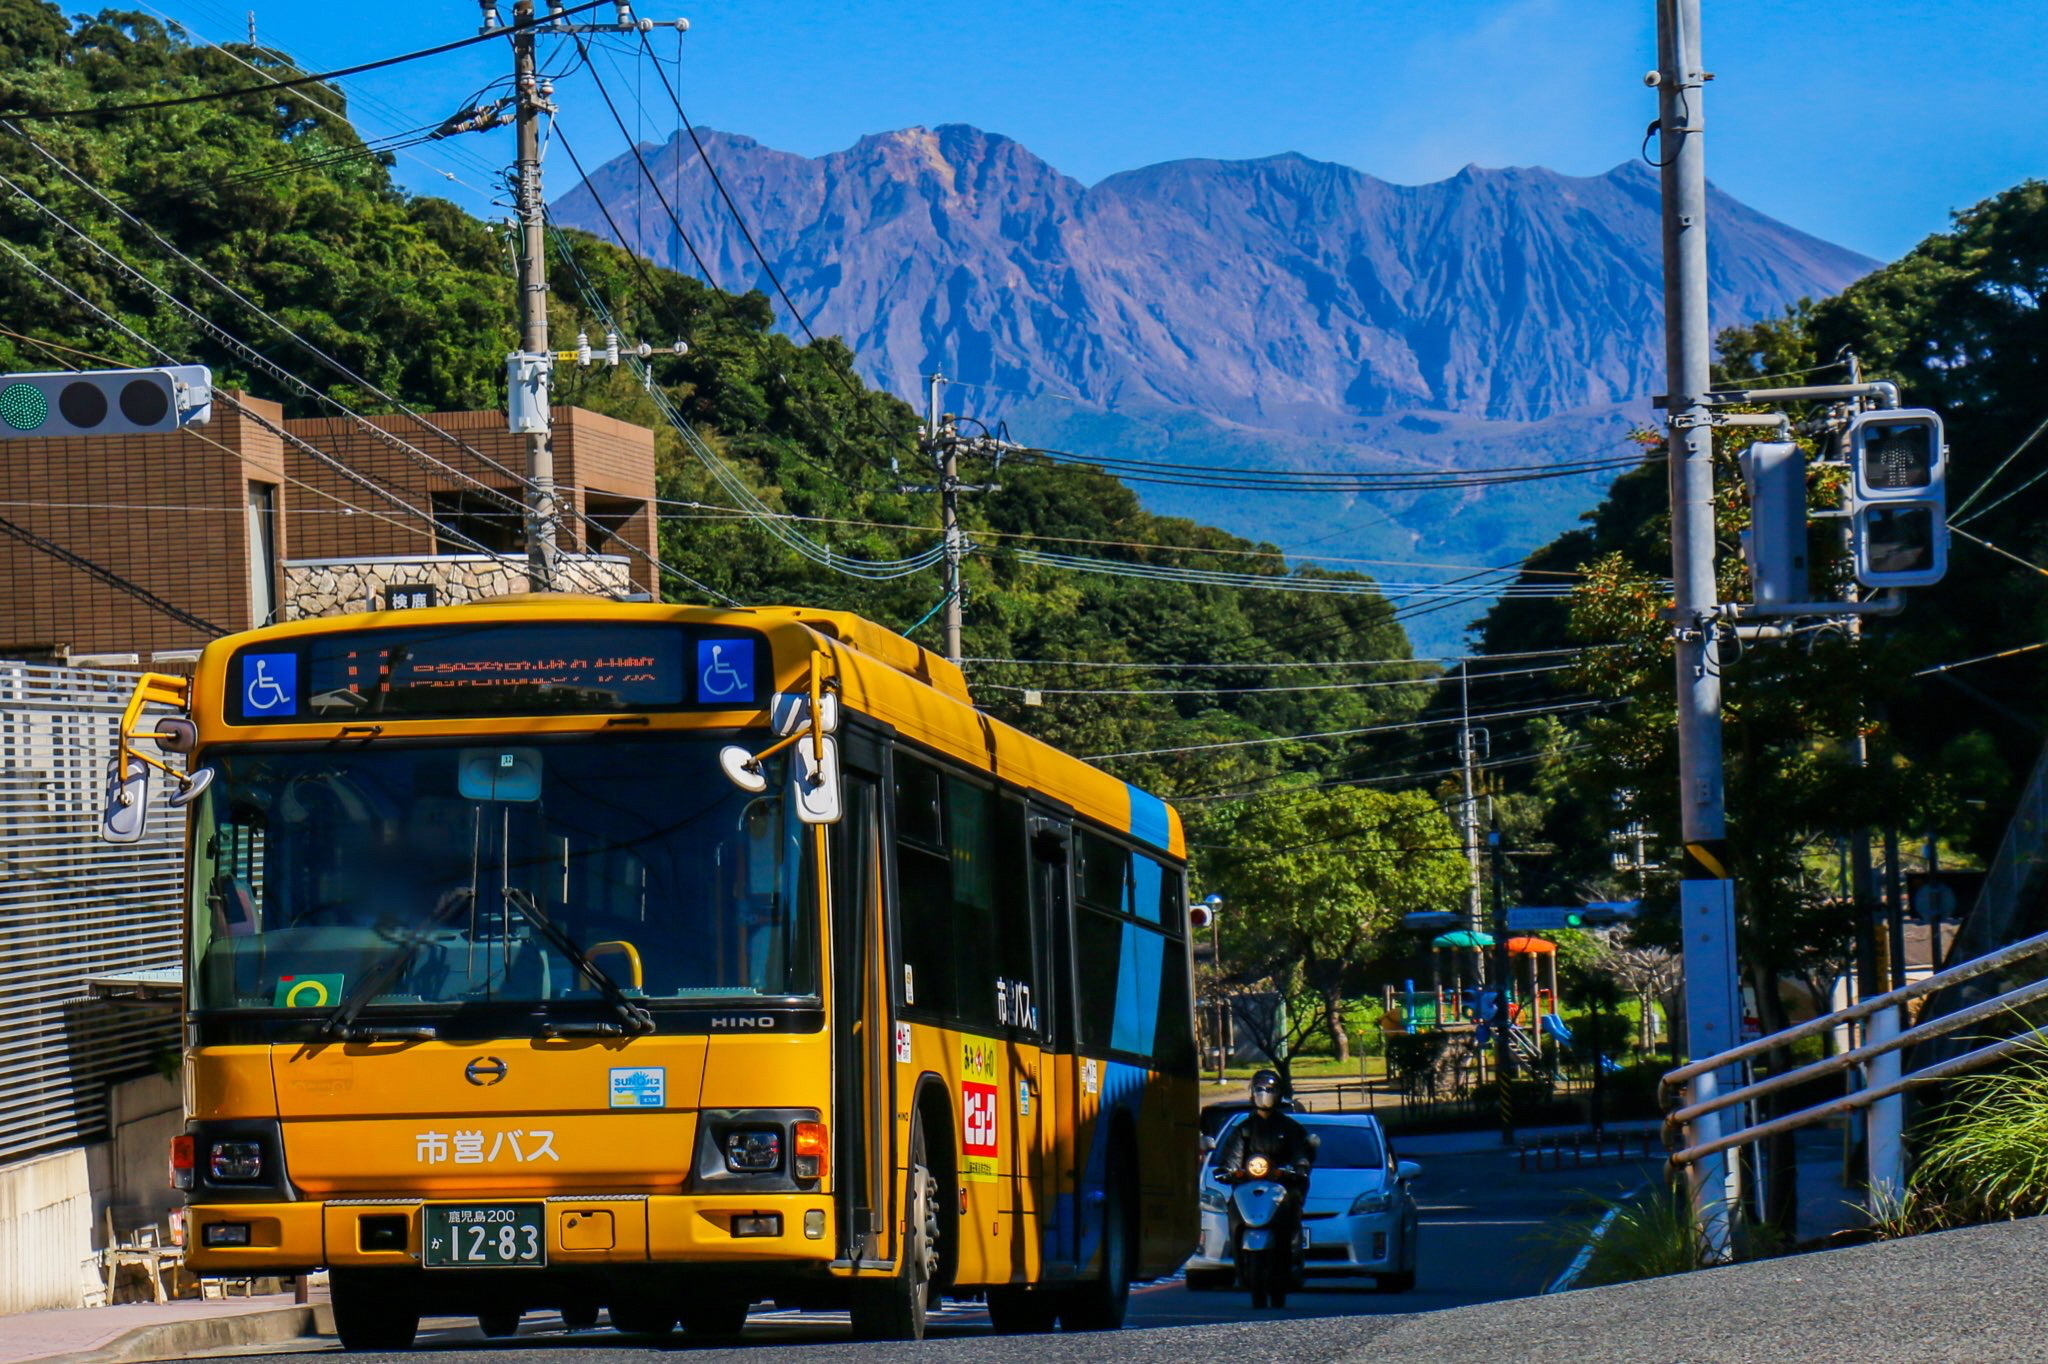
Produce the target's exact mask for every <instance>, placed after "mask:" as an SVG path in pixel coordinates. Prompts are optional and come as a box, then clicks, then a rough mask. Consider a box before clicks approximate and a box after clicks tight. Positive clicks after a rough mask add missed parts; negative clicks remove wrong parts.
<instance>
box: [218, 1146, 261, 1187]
mask: <svg viewBox="0 0 2048 1364" xmlns="http://www.w3.org/2000/svg"><path fill="white" fill-rule="evenodd" d="M206 1168H207V1169H208V1170H209V1171H210V1172H211V1173H212V1175H213V1177H214V1178H215V1179H235V1180H242V1179H261V1178H262V1177H263V1143H262V1142H258V1141H217V1142H214V1143H213V1145H212V1149H211V1150H210V1151H209V1152H208V1153H207V1157H206Z"/></svg>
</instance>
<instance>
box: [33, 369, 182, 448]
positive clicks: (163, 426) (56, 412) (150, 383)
mask: <svg viewBox="0 0 2048 1364" xmlns="http://www.w3.org/2000/svg"><path fill="white" fill-rule="evenodd" d="M212 415H213V371H211V370H209V369H208V368H207V367H206V366H204V365H166V366H163V367H162V368H159V369H101V370H88V371H86V372H84V373H79V374H72V373H67V372H62V371H60V372H57V373H51V374H7V375H0V439H5V438H7V437H13V436H144V435H161V434H164V433H166V432H172V431H176V430H177V429H178V428H180V427H182V426H189V425H198V424H200V423H203V422H205V421H206V420H207V419H208V418H209V417H211V416H212Z"/></svg>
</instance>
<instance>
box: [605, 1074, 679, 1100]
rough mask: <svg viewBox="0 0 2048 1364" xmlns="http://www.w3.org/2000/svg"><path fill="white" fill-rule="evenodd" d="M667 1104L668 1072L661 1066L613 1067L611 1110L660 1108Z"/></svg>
mask: <svg viewBox="0 0 2048 1364" xmlns="http://www.w3.org/2000/svg"><path fill="white" fill-rule="evenodd" d="M667 1103H668V1071H667V1070H666V1069H664V1068H663V1067H661V1066H613V1067H612V1107H613V1108H662V1107H665V1106H666V1105H667Z"/></svg>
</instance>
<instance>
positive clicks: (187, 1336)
mask: <svg viewBox="0 0 2048 1364" xmlns="http://www.w3.org/2000/svg"><path fill="white" fill-rule="evenodd" d="M313 1296H314V1301H313V1302H312V1303H309V1304H305V1305H300V1304H295V1303H294V1302H293V1301H292V1297H291V1294H289V1293H272V1294H267V1295H265V1296H262V1297H256V1298H227V1299H221V1298H212V1299H180V1300H178V1301H175V1302H167V1303H145V1302H137V1303H122V1304H119V1305H118V1306H114V1307H81V1308H77V1309H74V1310H72V1311H59V1312H24V1313H20V1314H19V1315H15V1316H8V1317H0V1364H27V1361H29V1360H32V1359H51V1358H65V1359H76V1358H80V1357H90V1358H92V1359H95V1360H102V1361H107V1362H108V1364H112V1362H113V1361H117V1360H130V1359H135V1360H141V1359H176V1358H180V1357H182V1356H185V1355H189V1354H194V1353H197V1352H200V1351H203V1350H218V1349H226V1348H231V1347H234V1346H240V1345H274V1344H278V1343H280V1342H283V1341H289V1340H297V1339H299V1338H301V1337H303V1336H308V1335H319V1334H323V1333H326V1332H329V1331H331V1330H332V1327H333V1318H332V1315H331V1313H330V1312H329V1310H328V1307H327V1303H326V1301H325V1298H326V1294H325V1293H324V1292H317V1291H316V1292H315V1294H314V1295H313Z"/></svg>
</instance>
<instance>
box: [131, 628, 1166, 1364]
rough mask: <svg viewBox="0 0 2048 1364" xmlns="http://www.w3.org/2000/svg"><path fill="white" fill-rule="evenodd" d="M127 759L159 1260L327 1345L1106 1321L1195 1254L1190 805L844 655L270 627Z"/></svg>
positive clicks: (654, 634) (632, 639) (648, 633)
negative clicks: (164, 919) (164, 1235)
mask: <svg viewBox="0 0 2048 1364" xmlns="http://www.w3.org/2000/svg"><path fill="white" fill-rule="evenodd" d="M153 703H154V704H156V705H157V706H158V709H155V710H152V709H151V706H152V704H153ZM164 704H168V705H170V706H171V707H173V708H174V710H175V711H176V712H178V713H176V714H170V715H165V714H163V712H162V710H161V706H162V705H164ZM152 724H153V725H154V731H153V732H149V731H150V726H151V725H152ZM148 739H154V740H155V741H156V742H157V743H158V744H159V745H160V746H161V747H162V748H164V749H168V750H171V751H174V752H179V753H183V754H184V755H185V756H186V762H185V768H186V773H189V775H186V774H185V773H179V772H177V771H174V770H172V768H171V766H170V765H168V764H166V763H162V762H159V761H157V760H156V759H154V758H151V757H149V756H147V754H146V753H145V752H143V751H141V750H140V749H138V748H137V747H135V746H134V745H136V744H138V743H140V742H141V741H143V740H148ZM117 763H118V768H117V774H116V777H115V779H114V780H112V781H111V782H110V799H109V808H108V831H107V832H108V836H109V837H113V838H120V837H124V836H130V835H132V834H133V833H134V832H135V831H136V830H137V829H138V828H139V821H138V818H137V816H138V815H139V813H140V812H141V811H142V810H143V809H145V808H146V806H147V803H148V780H149V774H150V771H151V770H152V769H153V770H155V771H157V772H160V773H163V774H165V775H167V776H168V777H169V778H170V780H171V781H172V782H174V783H175V784H176V786H175V790H174V791H173V792H172V794H171V795H170V799H171V800H172V802H173V803H177V804H183V805H187V806H188V807H189V811H190V821H189V823H190V833H189V837H190V845H189V863H188V877H187V880H188V897H187V898H188V905H189V917H188V925H187V934H186V937H187V956H186V976H185V981H186V1004H185V1007H186V1016H185V1018H186V1028H185V1086H186V1091H185V1092H186V1114H187V1123H186V1128H185V1134H184V1135H183V1136H181V1137H179V1138H178V1139H176V1141H175V1142H174V1143H173V1148H172V1157H171V1164H172V1173H173V1179H174V1181H175V1182H176V1183H178V1184H179V1185H180V1186H182V1187H184V1188H185V1189H187V1190H188V1193H187V1203H188V1207H189V1211H188V1213H187V1233H186V1234H187V1246H188V1251H187V1263H188V1265H189V1266H190V1267H191V1269H192V1270H193V1271H194V1272H196V1273H199V1274H202V1275H236V1276H243V1275H256V1274H292V1273H300V1272H305V1271H310V1270H313V1269H315V1268H318V1267H323V1266H324V1267H325V1268H327V1269H328V1270H329V1272H330V1280H331V1283H332V1288H333V1302H334V1314H335V1322H336V1325H337V1328H338V1330H339V1333H340V1335H341V1338H342V1341H343V1343H344V1344H345V1345H346V1346H348V1347H349V1348H352V1349H393V1348H404V1347H406V1346H408V1345H409V1344H411V1342H412V1341H413V1339H414V1337H415V1334H416V1332H417V1329H418V1323H419V1319H420V1316H421V1315H422V1314H423V1313H430V1314H449V1313H461V1314H475V1315H476V1316H477V1317H478V1319H479V1321H480V1322H481V1324H482V1326H483V1328H484V1330H485V1331H486V1332H487V1333H491V1334H508V1333H510V1332H511V1331H513V1330H515V1329H516V1328H517V1325H518V1321H519V1316H520V1314H521V1313H522V1312H525V1311H529V1310H544V1309H553V1310H557V1311H560V1312H561V1313H562V1315H563V1317H564V1319H565V1320H567V1321H569V1322H571V1323H572V1324H574V1323H589V1322H592V1321H595V1320H596V1317H597V1313H598V1311H599V1310H600V1309H601V1308H602V1309H605V1310H608V1311H609V1313H610V1318H611V1323H612V1325H613V1326H614V1327H615V1328H617V1329H620V1330H622V1331H627V1332H634V1333H641V1334H656V1335H658V1334H663V1333H666V1332H668V1331H670V1330H672V1329H674V1328H675V1326H676V1325H677V1324H678V1323H680V1324H681V1326H682V1328H683V1329H684V1330H685V1331H687V1332H689V1333H692V1334H696V1335H704V1336H719V1335H730V1334H732V1333H734V1332H737V1331H738V1330H740V1329H741V1328H742V1327H743V1325H744V1324H745V1321H746V1317H747V1312H748V1309H749V1306H750V1305H751V1304H754V1303H757V1302H760V1301H762V1300H766V1299H772V1300H774V1302H775V1303H777V1304H778V1305H779V1306H781V1307H816V1308H833V1307H839V1308H846V1309H850V1311H851V1315H852V1320H853V1326H854V1329H855V1331H856V1333H858V1334H861V1335H863V1336H868V1337H875V1338H890V1339H902V1338H916V1337H918V1336H920V1335H921V1334H922V1333H923V1330H924V1325H925V1319H926V1313H927V1311H928V1309H929V1307H930V1306H931V1305H933V1304H935V1303H936V1302H937V1301H938V1299H939V1298H940V1296H941V1295H946V1296H954V1297H974V1296H983V1295H985V1297H986V1300H987V1303H988V1309H989V1314H990V1316H991V1318H992V1319H993V1321H994V1323H995V1326H996V1328H997V1329H998V1330H999V1331H1008V1332H1018V1331H1038V1330H1047V1329H1051V1328H1052V1327H1053V1326H1054V1325H1055V1324H1056V1323H1057V1324H1058V1325H1061V1326H1063V1327H1064V1328H1065V1329H1068V1330H1087V1329H1114V1328H1115V1327H1117V1326H1119V1325H1121V1323H1122V1320H1123V1317H1124V1310H1125V1304H1126V1301H1127V1297H1128V1292H1129V1284H1130V1282H1131V1281H1132V1280H1133V1279H1140V1278H1145V1277H1151V1276H1156V1275H1161V1274H1165V1273H1170V1272H1171V1271H1172V1270H1173V1269H1174V1268H1175V1267H1176V1266H1177V1265H1179V1263H1180V1262H1181V1261H1182V1260H1183V1259H1184V1258H1185V1256H1186V1255H1187V1254H1188V1252H1189V1250H1190V1249H1191V1247H1192V1246H1193V1245H1194V1241H1195V1218H1196V1214H1197V1201H1196V1188H1195V1168H1196V1160H1197V1146H1196V1142H1197V1134H1196V1125H1195V1124H1196V1098H1195V1051H1194V1041H1193V1028H1192V1011H1191V1007H1190V996H1191V990H1190V959H1189V955H1188V945H1187V932H1186V924H1185V910H1186V905H1185V892H1184V886H1183V879H1182V877H1183V861H1184V843H1183V837H1182V833H1181V828H1180V822H1179V819H1178V817H1177V816H1176V815H1175V814H1174V812H1173V811H1172V810H1171V809H1170V808H1168V807H1167V806H1166V805H1165V804H1163V803H1162V802H1161V801H1159V800H1158V799H1157V798H1155V797H1153V796H1150V795H1147V794H1146V793H1144V792H1142V791H1139V790H1136V789H1134V788H1132V787H1130V786H1128V785H1127V784H1125V783H1124V782H1121V781H1118V780H1116V779H1114V778H1112V777H1110V776H1108V775H1106V774H1104V773H1103V772H1101V771H1099V770H1097V769H1095V768H1093V767H1090V766H1088V765H1086V764H1084V763H1082V762H1080V761H1078V760H1076V759H1074V758H1072V757H1069V756H1066V755H1064V754H1061V753H1059V752H1058V751H1056V750H1054V749H1052V748H1050V747H1048V746H1047V745H1045V744H1043V743H1040V742H1038V741H1037V740H1034V739H1032V738H1030V737H1029V736H1027V735H1025V734H1023V733H1021V732H1019V731H1017V730H1015V729H1013V728H1011V727H1009V726H1007V725H1005V724H1002V723H1001V722H999V721H996V720H994V719H992V718H990V717H989V716H986V715H984V714H981V713H980V712H978V711H977V710H975V709H974V706H973V704H972V701H971V699H970V697H969V695H968V691H967V688H966V685H965V682H964V680H963V679H962V676H961V674H960V671H959V670H958V669H957V668H956V667H954V666H952V665H951V664H949V663H947V662H946V661H944V660H943V659H940V658H937V657H935V656H934V655H932V654H930V653H928V652H927V651H925V650H924V649H922V648H920V647H919V646H917V645H916V644H914V643H912V642H910V641H909V640H906V639H904V638H902V637H900V636H898V635H895V634H892V633H890V632H888V631H886V630H883V629H881V628H879V627H877V626H875V625H873V624H871V623H869V622H867V621H865V620H862V619H860V618H859V617H856V616H852V615H848V614H844V613H836V612H830V611H812V610H804V609H796V608H763V609H757V610H740V609H732V610H723V609H710V608H696V607H676V606H664V605H651V604H645V603H625V602H611V601H604V600H599V599H596V598H588V597H577V596H568V595H553V594H541V595H535V596H531V597H520V598H505V599H499V600H496V601H491V602H487V603H484V604H479V605H471V606H462V607H448V608H429V609H417V610H409V611H392V612H381V613H371V614H366V615H358V616H352V617H344V618H325V619H318V620H307V621H299V622H294V623H291V624H286V625H279V626H273V627H268V628H264V629H260V630H255V631H251V632H248V633H245V634H238V635H234V636H231V637H229V638H226V639H222V640H219V641H217V642H215V643H214V644H212V645H211V646H209V647H208V648H207V649H206V650H205V652H204V654H203V655H202V656H201V658H200V659H199V662H198V664H197V667H196V670H195V672H194V675H193V677H192V678H191V679H190V681H189V682H187V681H186V680H184V679H179V678H171V677H165V676H160V675H150V676H147V677H145V678H144V679H143V681H142V683H141V684H140V686H139V687H138V688H137V691H136V694H135V698H134V700H133V702H132V703H131V705H130V707H129V713H128V717H127V719H126V720H125V722H124V724H123V727H122V741H121V751H120V754H119V757H118V759H117Z"/></svg>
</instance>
